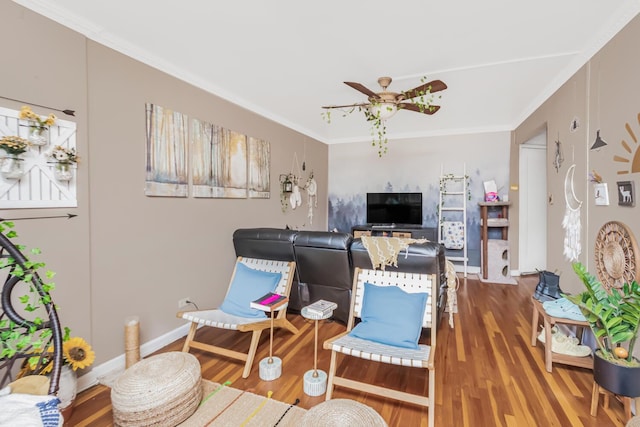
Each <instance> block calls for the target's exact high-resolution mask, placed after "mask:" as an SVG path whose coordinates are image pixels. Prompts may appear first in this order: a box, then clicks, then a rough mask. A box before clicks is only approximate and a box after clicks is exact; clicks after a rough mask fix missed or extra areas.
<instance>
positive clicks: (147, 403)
mask: <svg viewBox="0 0 640 427" xmlns="http://www.w3.org/2000/svg"><path fill="white" fill-rule="evenodd" d="M201 379H202V376H201V373H200V363H199V362H198V359H196V357H195V356H193V355H192V354H189V353H183V352H178V351H174V352H169V353H162V354H158V355H156V356H152V357H149V358H147V359H143V360H141V361H140V362H138V363H136V364H135V365H133V366H131V367H130V368H128V369H127V370H126V371H125V372H124V373H123V374H122V375H120V377H118V379H116V381H115V383H114V384H113V388H112V389H111V404H112V406H113V421H114V424H115V425H116V426H127V427H133V426H149V425H154V426H175V425H176V424H179V423H181V422H182V421H184V420H185V419H187V418H188V417H189V416H191V415H192V414H193V413H194V412H195V410H196V409H197V408H198V404H199V403H200V400H201V398H202V388H201V386H200V381H201Z"/></svg>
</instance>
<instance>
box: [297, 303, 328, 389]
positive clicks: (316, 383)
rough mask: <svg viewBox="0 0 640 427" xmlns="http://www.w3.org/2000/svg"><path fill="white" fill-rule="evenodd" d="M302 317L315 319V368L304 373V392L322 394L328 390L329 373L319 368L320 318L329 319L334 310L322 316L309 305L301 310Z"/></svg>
mask: <svg viewBox="0 0 640 427" xmlns="http://www.w3.org/2000/svg"><path fill="white" fill-rule="evenodd" d="M300 314H302V317H304V318H305V319H309V320H314V321H315V339H314V340H313V343H314V344H313V346H314V348H313V350H314V351H313V369H311V370H309V371H307V372H305V373H304V377H303V378H304V392H305V394H307V395H309V396H320V395H321V394H324V393H325V392H326V391H327V373H326V372H324V371H321V370H319V369H318V320H324V319H328V318H330V317H331V316H332V315H333V310H331V311H330V312H328V313H327V314H325V315H323V316H320V315H318V314H315V313H311V312H309V311H308V310H307V307H303V308H302V311H301V312H300Z"/></svg>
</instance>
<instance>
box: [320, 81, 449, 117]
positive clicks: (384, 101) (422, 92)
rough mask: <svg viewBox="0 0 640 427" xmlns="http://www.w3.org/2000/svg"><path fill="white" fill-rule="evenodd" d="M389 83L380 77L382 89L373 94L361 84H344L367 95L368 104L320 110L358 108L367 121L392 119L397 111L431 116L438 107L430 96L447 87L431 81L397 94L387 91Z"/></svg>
mask: <svg viewBox="0 0 640 427" xmlns="http://www.w3.org/2000/svg"><path fill="white" fill-rule="evenodd" d="M391 81H392V79H391V77H380V78H379V79H378V84H379V85H380V87H382V92H374V91H372V90H371V89H369V88H367V87H366V86H364V85H362V84H361V83H356V82H344V84H346V85H347V86H349V87H352V88H353V89H355V90H357V91H358V92H361V93H363V94H365V95H367V97H368V102H360V103H354V104H348V105H328V106H323V107H322V108H325V109H333V108H360V109H362V110H363V111H364V112H365V114H366V115H367V118H368V119H379V120H385V119H388V118H390V117H392V116H393V115H394V114H395V113H396V112H397V111H398V110H409V111H415V112H418V113H423V114H429V115H431V114H434V113H436V112H437V111H438V110H439V109H440V106H439V105H433V104H432V103H431V102H432V101H433V97H432V96H431V95H432V94H433V93H435V92H440V91H442V90H445V89H446V88H447V85H446V84H445V83H444V82H443V81H441V80H432V81H430V82H427V83H423V84H421V85H420V86H418V87H415V88H413V89H410V90H407V91H403V92H399V93H398V92H391V91H388V90H387V88H388V87H389V85H390V84H391Z"/></svg>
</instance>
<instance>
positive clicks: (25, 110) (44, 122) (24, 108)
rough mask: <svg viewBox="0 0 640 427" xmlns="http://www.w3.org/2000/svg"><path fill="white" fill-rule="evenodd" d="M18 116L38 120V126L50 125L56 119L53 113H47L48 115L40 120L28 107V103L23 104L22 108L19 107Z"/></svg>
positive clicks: (23, 118)
mask: <svg viewBox="0 0 640 427" xmlns="http://www.w3.org/2000/svg"><path fill="white" fill-rule="evenodd" d="M18 117H19V118H21V119H22V120H32V121H35V122H38V125H37V126H38V127H43V126H52V125H53V124H54V123H55V122H56V119H57V117H56V116H55V115H54V114H49V116H48V117H47V118H46V119H45V120H42V119H41V118H40V116H39V115H37V114H36V113H34V112H33V110H32V109H31V107H29V106H28V105H23V106H22V108H20V114H19V116H18Z"/></svg>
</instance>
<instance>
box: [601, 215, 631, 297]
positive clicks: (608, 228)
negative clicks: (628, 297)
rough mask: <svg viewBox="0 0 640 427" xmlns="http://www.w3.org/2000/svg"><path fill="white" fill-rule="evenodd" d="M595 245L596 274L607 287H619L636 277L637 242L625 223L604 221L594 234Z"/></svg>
mask: <svg viewBox="0 0 640 427" xmlns="http://www.w3.org/2000/svg"><path fill="white" fill-rule="evenodd" d="M595 246H596V247H595V257H596V274H597V275H598V279H600V281H601V282H602V284H603V285H604V286H605V287H606V288H607V289H611V288H617V289H620V288H622V285H623V284H624V283H631V282H632V281H634V280H637V279H638V264H639V263H640V260H639V259H638V255H639V254H638V244H637V242H636V238H635V237H634V236H633V234H631V230H629V228H628V227H627V226H626V225H625V224H623V223H621V222H618V221H609V222H607V223H605V224H604V225H603V226H602V227H601V228H600V230H599V231H598V234H597V235H596V245H595Z"/></svg>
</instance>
